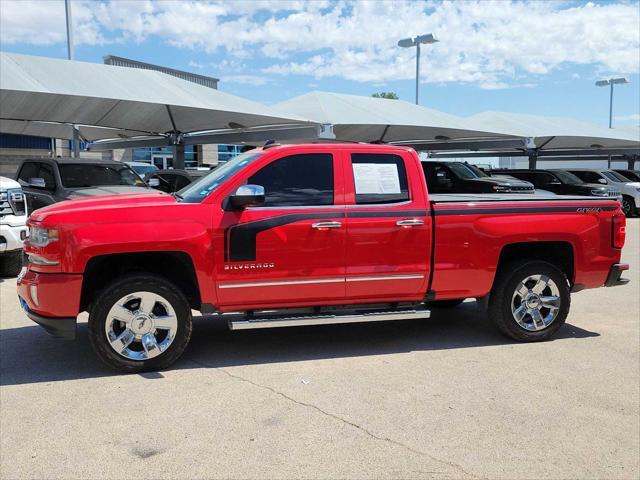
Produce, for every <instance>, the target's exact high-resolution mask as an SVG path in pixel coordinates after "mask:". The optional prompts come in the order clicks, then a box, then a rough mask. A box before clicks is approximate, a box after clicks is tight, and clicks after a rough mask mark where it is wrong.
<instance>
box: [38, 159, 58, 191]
mask: <svg viewBox="0 0 640 480" xmlns="http://www.w3.org/2000/svg"><path fill="white" fill-rule="evenodd" d="M37 176H38V177H40V178H42V179H44V188H45V189H47V190H51V191H53V190H55V189H56V177H55V176H54V175H53V167H51V165H48V164H46V163H41V164H40V168H39V169H38V175H37Z"/></svg>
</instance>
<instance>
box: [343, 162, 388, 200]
mask: <svg viewBox="0 0 640 480" xmlns="http://www.w3.org/2000/svg"><path fill="white" fill-rule="evenodd" d="M353 178H354V180H355V186H356V194H357V195H361V194H392V193H400V175H399V174H398V166H397V165H395V164H393V163H354V164H353Z"/></svg>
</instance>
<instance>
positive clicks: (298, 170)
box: [247, 153, 334, 207]
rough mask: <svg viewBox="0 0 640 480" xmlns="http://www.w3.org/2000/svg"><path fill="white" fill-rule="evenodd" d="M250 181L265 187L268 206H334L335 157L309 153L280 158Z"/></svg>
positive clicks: (258, 172)
mask: <svg viewBox="0 0 640 480" xmlns="http://www.w3.org/2000/svg"><path fill="white" fill-rule="evenodd" d="M247 183H249V184H253V185H261V186H262V187H264V193H265V203H264V206H265V207H286V206H316V205H333V203H334V199H333V197H334V187H333V157H332V156H331V155H330V154H328V153H306V154H300V155H291V156H288V157H283V158H279V159H278V160H275V161H273V162H271V163H270V164H268V165H266V166H265V167H263V168H262V169H260V170H259V171H257V172H256V173H254V174H253V175H252V176H251V177H249V179H247Z"/></svg>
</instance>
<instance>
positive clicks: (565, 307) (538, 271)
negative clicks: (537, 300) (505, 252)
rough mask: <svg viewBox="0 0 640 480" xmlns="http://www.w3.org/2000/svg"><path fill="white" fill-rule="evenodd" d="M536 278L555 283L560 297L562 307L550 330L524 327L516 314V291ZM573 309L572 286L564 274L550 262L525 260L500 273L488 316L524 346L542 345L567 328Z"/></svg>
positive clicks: (492, 292) (501, 329)
mask: <svg viewBox="0 0 640 480" xmlns="http://www.w3.org/2000/svg"><path fill="white" fill-rule="evenodd" d="M532 275H545V276H547V277H549V278H550V279H551V280H553V282H554V283H555V285H556V287H557V289H558V293H559V297H560V305H559V309H558V312H557V315H556V317H555V319H553V321H552V322H551V323H550V324H549V325H548V326H546V327H544V328H542V329H540V330H535V331H532V330H527V329H525V328H523V327H522V326H520V325H519V324H518V322H517V321H516V318H515V315H514V313H512V302H513V301H514V300H513V296H514V293H515V291H516V288H517V287H518V285H519V284H520V282H522V281H523V280H524V279H526V278H527V277H529V276H532ZM516 301H517V300H516ZM570 305H571V294H570V291H569V282H568V280H567V277H566V275H565V274H564V272H562V271H561V270H560V269H558V268H557V267H555V266H554V265H552V264H550V263H547V262H543V261H539V260H525V261H523V262H519V263H511V264H508V265H505V266H503V267H502V268H501V269H500V271H499V272H498V275H497V276H496V280H495V283H494V286H493V289H492V290H491V296H490V298H489V311H488V313H489V319H490V320H491V321H492V322H493V323H494V324H495V325H496V327H498V329H499V330H500V331H501V332H502V333H504V334H505V335H507V336H508V337H511V338H513V339H514V340H518V341H520V342H541V341H545V340H549V339H550V338H552V337H553V335H554V334H555V333H556V332H557V331H558V329H559V328H560V327H562V325H564V323H565V320H566V318H567V315H568V314H569V308H570Z"/></svg>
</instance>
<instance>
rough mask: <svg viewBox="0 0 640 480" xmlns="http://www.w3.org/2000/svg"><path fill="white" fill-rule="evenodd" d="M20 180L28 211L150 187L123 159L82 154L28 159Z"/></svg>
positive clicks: (24, 164) (19, 170)
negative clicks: (74, 156)
mask: <svg viewBox="0 0 640 480" xmlns="http://www.w3.org/2000/svg"><path fill="white" fill-rule="evenodd" d="M17 178H18V182H19V183H20V185H22V190H23V191H24V194H25V196H26V197H27V205H28V208H29V213H31V212H33V211H34V210H36V209H38V208H42V207H46V206H47V205H51V204H53V203H56V202H61V201H62V200H70V199H72V198H82V197H90V196H102V195H114V194H118V193H145V192H146V193H148V192H149V187H148V186H147V184H146V183H145V182H144V180H142V179H141V178H140V177H139V176H138V175H137V174H136V173H135V172H134V171H133V170H131V168H130V167H129V166H128V165H127V164H125V163H122V162H117V161H103V160H92V159H82V158H46V159H33V160H25V161H23V162H22V164H21V165H20V168H19V169H18V175H17Z"/></svg>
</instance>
